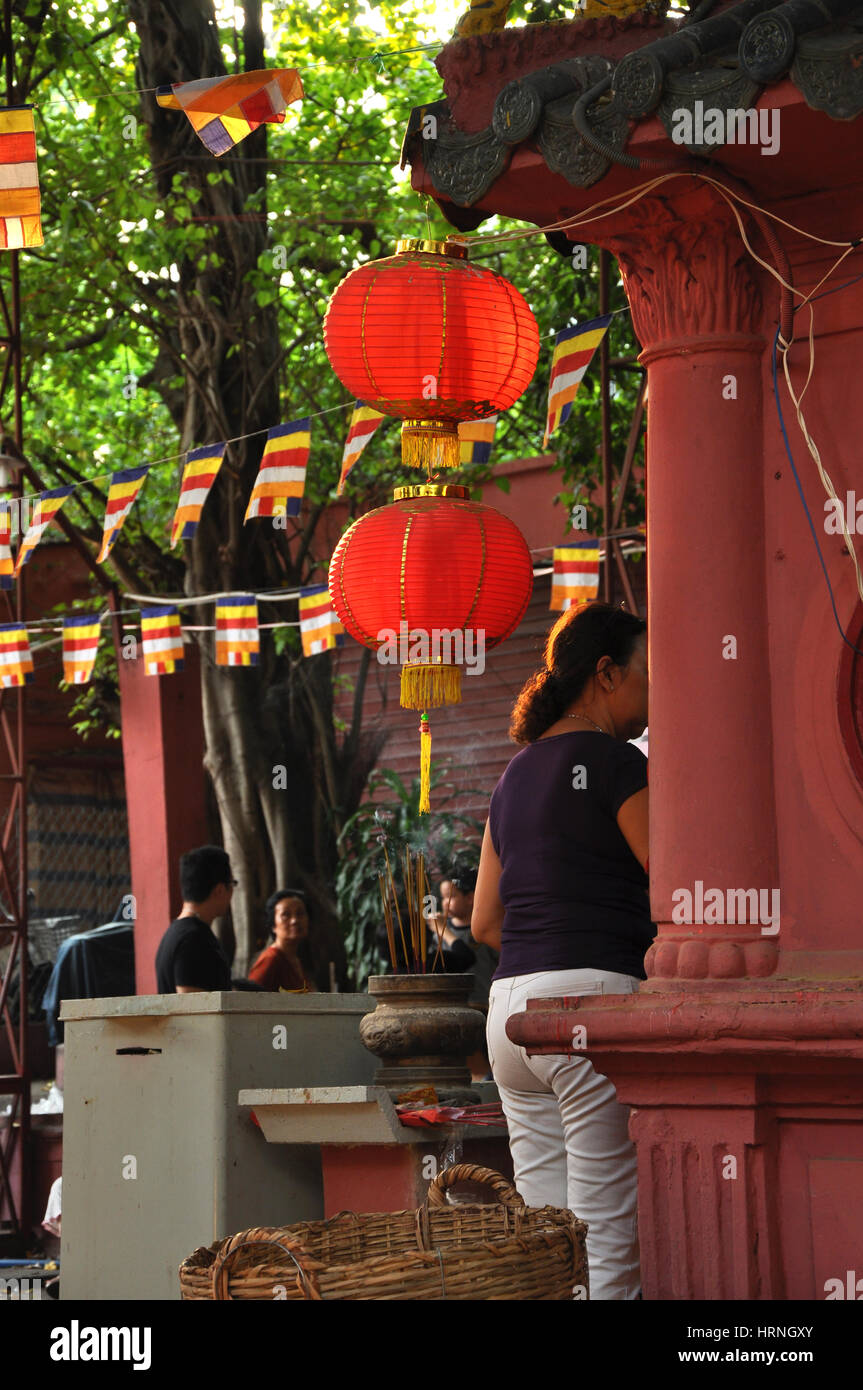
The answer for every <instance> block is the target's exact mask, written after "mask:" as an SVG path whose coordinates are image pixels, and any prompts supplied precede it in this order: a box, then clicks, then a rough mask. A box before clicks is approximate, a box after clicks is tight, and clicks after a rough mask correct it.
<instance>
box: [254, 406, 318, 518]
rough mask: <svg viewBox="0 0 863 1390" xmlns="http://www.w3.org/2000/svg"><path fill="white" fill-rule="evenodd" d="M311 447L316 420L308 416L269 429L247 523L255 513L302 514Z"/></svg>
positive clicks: (271, 514)
mask: <svg viewBox="0 0 863 1390" xmlns="http://www.w3.org/2000/svg"><path fill="white" fill-rule="evenodd" d="M311 446H312V422H311V418H310V417H309V416H308V415H307V416H305V418H304V419H302V420H294V421H292V422H291V424H289V425H277V426H276V428H275V429H272V430H267V442H266V444H265V445H264V453H263V457H262V458H261V466H260V469H259V470H258V476H257V478H256V479H255V485H254V487H253V488H252V495H251V497H250V498H249V505H248V507H247V508H246V515H245V517H244V523H245V522H246V521H249V520H250V519H251V518H252V517H255V516H299V514H300V501H301V499H302V496H303V493H304V492H305V488H306V465H307V463H308V461H309V450H310V449H311Z"/></svg>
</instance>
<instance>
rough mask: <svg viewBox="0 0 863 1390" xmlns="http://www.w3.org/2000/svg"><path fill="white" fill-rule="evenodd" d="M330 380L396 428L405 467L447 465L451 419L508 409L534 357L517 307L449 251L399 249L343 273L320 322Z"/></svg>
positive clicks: (453, 433)
mask: <svg viewBox="0 0 863 1390" xmlns="http://www.w3.org/2000/svg"><path fill="white" fill-rule="evenodd" d="M324 344H325V346H326V350H327V356H328V357H329V359H330V363H331V365H332V368H333V371H334V372H335V373H336V375H337V376H338V378H339V380H340V381H341V382H342V383H343V384H344V385H345V386H346V387H347V389H348V390H349V391H351V392H352V393H353V395H354V396H356V397H357V398H358V399H360V400H363V401H365V403H366V404H367V405H370V406H374V408H375V409H376V410H380V411H381V412H382V413H383V414H385V415H395V416H398V417H401V418H402V419H404V420H405V425H404V427H403V429H402V458H403V461H404V462H405V463H407V464H411V465H414V466H415V465H417V464H422V463H424V464H426V465H427V466H428V468H429V470H430V471H431V469H432V468H433V467H441V466H456V465H457V464H458V461H459V448H458V431H457V425H458V422H459V421H460V420H482V419H484V418H485V417H486V416H488V415H495V414H497V413H498V412H499V411H502V410H508V409H509V407H510V406H511V405H513V404H514V402H515V401H517V400H518V398H519V396H521V395H522V393H523V392H524V391H525V390H526V388H527V386H528V385H529V383H530V381H531V378H532V377H533V374H534V371H535V370H536V364H537V360H538V357H539V329H538V328H537V323H536V319H535V318H534V316H533V314H532V312H531V310H530V307H529V305H528V304H527V301H526V300H525V299H524V297H523V296H522V295H521V294H519V292H518V290H517V289H516V288H515V286H514V285H511V284H510V283H509V281H508V280H505V279H504V278H503V277H502V276H501V275H496V274H495V273H494V272H493V271H491V270H486V269H484V268H483V267H481V266H475V265H470V264H469V263H468V261H467V251H466V249H465V248H464V247H463V246H461V245H459V244H458V243H453V242H434V241H413V240H412V241H400V242H399V243H398V244H397V247H396V254H395V255H394V256H387V257H385V258H384V259H383V260H379V261H371V262H369V264H368V265H364V266H360V268H359V269H358V270H353V271H351V273H350V274H349V275H347V276H346V277H345V279H344V280H342V282H341V284H340V285H339V286H338V287H337V288H336V290H335V291H334V293H333V295H332V298H331V299H330V303H329V307H328V309H327V314H326V318H325V320H324Z"/></svg>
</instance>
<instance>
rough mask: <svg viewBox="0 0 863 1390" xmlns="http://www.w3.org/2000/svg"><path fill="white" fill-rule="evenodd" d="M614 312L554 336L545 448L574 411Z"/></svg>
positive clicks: (565, 329)
mask: <svg viewBox="0 0 863 1390" xmlns="http://www.w3.org/2000/svg"><path fill="white" fill-rule="evenodd" d="M610 323H611V314H603V315H602V316H601V317H600V318H598V319H591V320H590V321H589V323H582V324H579V325H578V326H577V327H575V328H564V329H563V331H562V332H561V333H558V335H557V337H556V338H555V340H554V352H553V353H552V356H551V378H550V380H549V383H548V419H547V421H546V426H545V436H544V438H543V441H542V447H543V449H545V448H547V447H548V441H549V438H550V437H551V435H552V434H554V432H555V430H556V429H558V428H559V426H560V425H563V424H565V422H566V421H567V420H568V419H569V417H570V414H571V412H572V403H573V401H574V400H575V397H576V394H577V392H578V388H579V386H580V385H581V382H582V378H583V377H584V374H585V372H586V371H587V369H588V367H589V366H590V359H591V358H592V357H593V354H594V352H595V351H596V349H597V348H598V346H599V344H600V343H601V342H602V339H603V338H604V336H605V333H606V331H607V329H608V325H609V324H610Z"/></svg>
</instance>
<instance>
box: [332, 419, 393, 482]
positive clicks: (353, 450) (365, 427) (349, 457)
mask: <svg viewBox="0 0 863 1390" xmlns="http://www.w3.org/2000/svg"><path fill="white" fill-rule="evenodd" d="M386 418H387V417H386V416H385V415H382V414H381V412H380V411H379V410H373V409H372V407H371V406H370V405H365V404H364V402H363V401H357V403H356V405H355V406H354V410H353V414H352V415H351V423H350V425H349V426H348V437H347V439H346V440H345V451H344V453H343V454H342V471H341V473H340V475H339V485H338V487H337V488H336V493H337V494H338V496H339V497H341V495H342V493H343V492H344V490H345V483H346V481H347V477H348V474H349V473H350V471H351V469H352V468H353V466H354V464H355V463H356V461H357V459H358V458H359V456H360V454H361V453H362V452H363V449H364V448H365V447H366V445H367V444H368V442H369V440H370V439H371V437H372V435H373V434H374V432H375V430H376V429H377V427H378V425H379V424H380V423H381V421H382V420H385V419H386Z"/></svg>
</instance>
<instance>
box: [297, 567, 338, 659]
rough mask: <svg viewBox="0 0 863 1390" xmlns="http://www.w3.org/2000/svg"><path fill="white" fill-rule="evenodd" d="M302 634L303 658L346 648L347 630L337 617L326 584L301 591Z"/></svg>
mask: <svg viewBox="0 0 863 1390" xmlns="http://www.w3.org/2000/svg"><path fill="white" fill-rule="evenodd" d="M300 634H301V636H302V639H303V656H315V655H317V653H318V652H328V651H330V650H331V649H332V648H333V647H342V646H344V641H345V630H344V628H343V627H342V625H341V623H340V622H339V620H338V618H337V617H336V613H335V609H334V608H333V605H332V600H331V599H330V592H329V589H328V588H327V586H326V584H312V585H310V586H309V587H308V588H307V589H300Z"/></svg>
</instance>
